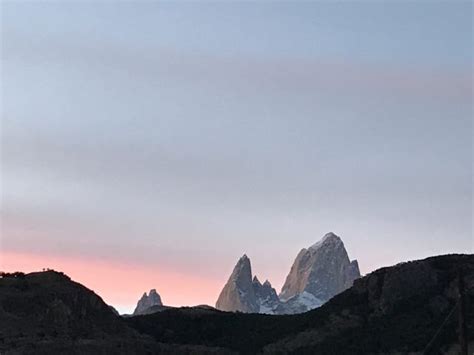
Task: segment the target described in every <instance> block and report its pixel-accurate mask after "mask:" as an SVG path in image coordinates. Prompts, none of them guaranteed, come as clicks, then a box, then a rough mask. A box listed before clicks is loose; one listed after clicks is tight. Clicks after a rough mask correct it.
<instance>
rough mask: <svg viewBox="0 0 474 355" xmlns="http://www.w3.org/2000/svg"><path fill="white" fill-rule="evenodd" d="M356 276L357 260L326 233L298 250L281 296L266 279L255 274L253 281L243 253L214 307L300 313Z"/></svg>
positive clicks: (319, 304) (346, 285)
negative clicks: (262, 281)
mask: <svg viewBox="0 0 474 355" xmlns="http://www.w3.org/2000/svg"><path fill="white" fill-rule="evenodd" d="M359 277H360V272H359V266H358V264H357V261H356V260H354V261H352V262H351V261H350V260H349V257H348V255H347V251H346V249H345V247H344V243H343V242H342V240H341V239H340V238H339V237H338V236H336V235H335V234H334V233H328V234H326V235H325V236H324V237H323V239H322V240H320V241H319V242H318V243H316V244H314V245H313V246H311V247H310V248H308V249H302V250H301V251H300V252H299V254H298V256H297V257H296V260H295V262H294V264H293V266H292V268H291V271H290V273H289V275H288V276H287V278H286V282H285V284H284V286H283V288H282V292H281V294H280V296H278V295H277V293H276V291H275V289H274V288H273V287H272V286H271V284H270V282H269V281H268V280H267V281H265V282H264V283H263V284H261V283H260V281H259V280H258V278H257V277H256V276H254V278H253V280H252V269H251V265H250V259H249V258H248V257H247V255H244V256H242V257H241V258H240V259H239V261H238V262H237V264H236V266H235V267H234V270H233V271H232V274H231V275H230V277H229V280H228V281H227V283H226V284H225V286H224V288H223V289H222V291H221V293H220V295H219V298H218V299H217V302H216V308H217V309H219V310H222V311H230V312H235V311H239V312H245V313H267V314H295V313H302V312H306V311H308V310H310V309H314V308H316V307H319V306H321V305H322V304H323V303H324V302H326V301H327V300H329V299H330V298H331V297H333V296H334V295H336V294H338V293H340V292H342V291H344V290H345V289H347V288H349V287H350V286H352V283H353V281H354V280H355V279H357V278H359Z"/></svg>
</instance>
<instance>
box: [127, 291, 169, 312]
mask: <svg viewBox="0 0 474 355" xmlns="http://www.w3.org/2000/svg"><path fill="white" fill-rule="evenodd" d="M153 306H158V307H159V306H163V303H162V302H161V297H160V295H159V294H158V293H157V292H156V290H155V289H151V290H150V292H149V294H148V295H147V294H146V292H145V293H143V296H142V298H140V300H139V301H138V303H137V306H136V308H135V310H134V311H133V315H139V314H144V313H145V312H146V311H147V309H148V308H150V307H153ZM155 308H157V307H155Z"/></svg>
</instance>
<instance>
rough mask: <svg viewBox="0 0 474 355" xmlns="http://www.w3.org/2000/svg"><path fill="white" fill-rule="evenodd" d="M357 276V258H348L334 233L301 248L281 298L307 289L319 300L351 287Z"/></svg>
mask: <svg viewBox="0 0 474 355" xmlns="http://www.w3.org/2000/svg"><path fill="white" fill-rule="evenodd" d="M359 277H360V271H359V264H358V263H357V260H353V261H350V260H349V256H348V255H347V251H346V248H345V247H344V243H343V242H342V240H341V238H339V237H338V236H337V235H335V234H334V233H328V234H326V235H325V236H324V237H323V239H321V240H320V241H319V242H317V243H316V244H314V245H313V246H311V247H309V248H308V249H302V250H301V251H300V252H299V253H298V256H297V257H296V260H295V261H294V263H293V266H292V267H291V270H290V273H289V274H288V276H287V277H286V281H285V283H284V285H283V287H282V290H281V293H280V299H282V300H283V301H286V300H289V299H291V298H293V297H298V296H300V295H302V294H303V293H306V294H307V295H308V297H311V296H314V297H315V298H316V299H318V300H319V301H320V302H321V303H324V302H326V301H328V300H329V299H330V298H332V297H333V296H335V295H337V294H338V293H340V292H342V291H344V290H346V289H347V288H349V287H351V286H352V284H353V282H354V280H355V279H358V278H359Z"/></svg>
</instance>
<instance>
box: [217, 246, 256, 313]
mask: <svg viewBox="0 0 474 355" xmlns="http://www.w3.org/2000/svg"><path fill="white" fill-rule="evenodd" d="M257 281H258V280H257ZM216 308H217V309H220V310H222V311H229V312H236V311H240V312H245V313H256V312H258V311H259V309H258V306H257V301H256V296H255V290H254V285H253V282H252V268H251V266H250V259H249V258H248V257H247V255H245V254H244V255H243V256H242V257H241V258H240V259H239V261H238V262H237V265H235V267H234V270H233V271H232V274H231V275H230V277H229V280H228V281H227V283H226V284H225V286H224V288H223V289H222V291H221V293H220V295H219V298H218V299H217V302H216Z"/></svg>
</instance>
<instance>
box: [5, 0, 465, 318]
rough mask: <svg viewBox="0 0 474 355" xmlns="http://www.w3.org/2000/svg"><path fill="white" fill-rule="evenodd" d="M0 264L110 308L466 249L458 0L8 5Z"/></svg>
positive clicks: (195, 300) (195, 297)
mask: <svg viewBox="0 0 474 355" xmlns="http://www.w3.org/2000/svg"><path fill="white" fill-rule="evenodd" d="M0 9H1V26H0V29H1V89H2V91H1V144H0V148H1V174H0V177H1V196H0V197H1V199H0V202H1V210H0V212H1V225H0V232H1V234H0V269H1V270H6V271H13V270H23V271H34V270H41V269H42V268H54V269H57V270H61V271H64V272H66V273H67V274H68V275H70V276H71V277H72V278H73V279H74V280H76V281H79V282H81V283H84V284H85V285H86V286H88V287H90V288H92V289H93V290H94V291H95V292H97V293H98V294H99V295H101V296H102V297H103V298H104V300H105V301H106V302H108V303H109V304H112V305H114V306H115V307H116V308H117V309H119V311H121V312H130V311H132V310H133V307H134V306H135V304H136V302H137V300H138V299H139V297H140V296H141V295H142V294H143V292H144V291H147V290H149V289H151V288H156V289H157V291H158V292H159V293H160V294H161V296H162V299H163V301H164V303H165V304H168V305H197V304H211V305H214V303H215V301H216V299H217V297H218V295H219V292H220V290H221V288H222V286H223V285H224V283H225V282H226V280H227V278H228V276H229V274H230V272H231V271H232V268H233V266H234V265H235V263H236V261H237V259H238V258H239V257H240V256H241V255H242V254H244V253H246V254H247V255H248V256H249V257H250V259H251V262H252V267H253V271H254V273H256V274H257V275H258V276H259V279H260V280H262V281H263V280H264V279H266V278H268V279H269V280H270V281H271V282H272V284H273V286H275V287H276V288H277V290H279V289H280V288H281V286H282V284H283V282H284V279H285V277H286V275H287V273H288V272H289V269H290V266H291V264H292V262H293V260H294V258H295V257H296V254H297V253H298V251H299V250H300V249H302V248H303V247H308V246H310V245H312V244H314V243H315V242H317V241H318V240H319V239H320V238H321V237H322V236H323V235H324V234H325V233H327V232H329V231H332V232H334V233H336V234H338V235H339V236H340V237H341V238H342V239H343V241H344V244H345V246H346V248H347V250H348V253H349V256H350V258H351V259H353V258H356V259H358V261H359V264H360V267H361V271H362V273H363V274H365V273H368V272H371V271H373V270H375V269H377V268H379V267H382V266H388V265H393V264H396V263H398V262H401V261H407V260H413V259H420V258H424V257H427V256H431V255H437V254H445V253H472V252H473V248H474V241H473V233H472V220H473V199H472V192H473V191H472V186H473V174H472V162H473V145H472V137H473V122H472V121H473V104H472V101H473V91H472V81H473V78H474V77H473V69H472V63H473V45H472V3H471V2H470V1H444V2H435V1H434V2H432V1H422V0H420V1H400V2H399V1H397V2H395V1H393V2H390V1H380V2H378V1H341V2H331V1H291V2H290V1H288V2H276V1H219V2H217V1H216V2H203V1H190V2H184V1H173V2H172V1H166V2H164V1H163V2H152V1H122V2H111V1H77V2H74V1H49V2H47V1H5V0H4V1H2V2H1V5H0Z"/></svg>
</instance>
